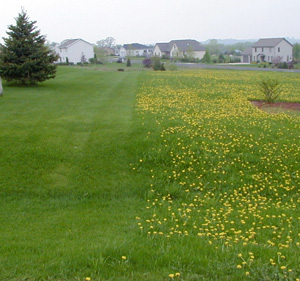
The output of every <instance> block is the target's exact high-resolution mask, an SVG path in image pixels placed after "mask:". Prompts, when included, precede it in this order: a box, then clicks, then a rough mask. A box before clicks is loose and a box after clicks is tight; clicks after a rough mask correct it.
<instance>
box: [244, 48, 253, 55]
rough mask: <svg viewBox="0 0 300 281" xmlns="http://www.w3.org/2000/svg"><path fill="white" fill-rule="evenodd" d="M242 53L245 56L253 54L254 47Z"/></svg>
mask: <svg viewBox="0 0 300 281" xmlns="http://www.w3.org/2000/svg"><path fill="white" fill-rule="evenodd" d="M242 55H244V56H247V55H248V56H249V55H252V48H248V49H246V50H245V51H244V52H242Z"/></svg>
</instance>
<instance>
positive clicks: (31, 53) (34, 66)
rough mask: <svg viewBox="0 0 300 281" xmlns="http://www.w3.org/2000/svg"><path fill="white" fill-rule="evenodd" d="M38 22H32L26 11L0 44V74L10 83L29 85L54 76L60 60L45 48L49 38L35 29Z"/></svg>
mask: <svg viewBox="0 0 300 281" xmlns="http://www.w3.org/2000/svg"><path fill="white" fill-rule="evenodd" d="M35 23H36V22H35V21H29V18H28V16H27V14H26V12H25V11H24V10H22V12H21V13H20V14H19V15H18V17H17V18H16V25H10V26H9V27H8V29H9V31H8V32H7V34H8V38H3V40H4V45H2V44H1V45H0V75H1V76H2V78H4V79H6V80H7V81H8V82H17V83H20V84H24V85H28V84H35V83H38V82H43V81H45V80H47V79H51V78H54V77H55V74H56V66H55V65H54V64H53V62H55V61H57V60H58V55H56V54H55V53H54V52H53V51H52V50H51V49H50V48H49V47H47V46H46V39H45V37H44V36H43V35H40V31H39V30H36V27H35Z"/></svg>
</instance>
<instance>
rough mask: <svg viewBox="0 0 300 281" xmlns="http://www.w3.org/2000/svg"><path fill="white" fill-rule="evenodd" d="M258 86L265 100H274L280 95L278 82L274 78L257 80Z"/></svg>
mask: <svg viewBox="0 0 300 281" xmlns="http://www.w3.org/2000/svg"><path fill="white" fill-rule="evenodd" d="M258 88H259V90H260V92H261V93H262V94H263V95H264V96H265V99H266V101H267V102H274V101H275V100H276V99H277V98H278V96H279V95H280V84H279V82H278V80H275V79H263V80H261V81H260V82H259V84H258Z"/></svg>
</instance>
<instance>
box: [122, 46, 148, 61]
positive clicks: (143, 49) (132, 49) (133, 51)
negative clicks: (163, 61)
mask: <svg viewBox="0 0 300 281" xmlns="http://www.w3.org/2000/svg"><path fill="white" fill-rule="evenodd" d="M152 52H153V47H151V46H146V45H142V44H139V43H132V44H124V45H123V47H121V48H120V57H122V58H125V57H126V56H133V57H150V56H151V55H152Z"/></svg>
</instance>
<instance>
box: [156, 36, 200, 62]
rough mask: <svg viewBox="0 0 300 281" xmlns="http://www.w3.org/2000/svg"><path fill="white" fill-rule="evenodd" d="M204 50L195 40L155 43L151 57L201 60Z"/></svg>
mask: <svg viewBox="0 0 300 281" xmlns="http://www.w3.org/2000/svg"><path fill="white" fill-rule="evenodd" d="M204 54H205V48H204V47H203V46H202V45H201V43H199V42H198V41H196V40H191V39H188V40H172V41H170V42H169V43H157V44H156V45H155V47H154V50H153V55H154V56H158V57H163V56H165V57H168V58H183V57H191V58H194V59H202V58H203V57H204Z"/></svg>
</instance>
